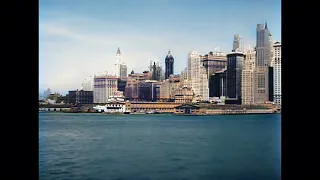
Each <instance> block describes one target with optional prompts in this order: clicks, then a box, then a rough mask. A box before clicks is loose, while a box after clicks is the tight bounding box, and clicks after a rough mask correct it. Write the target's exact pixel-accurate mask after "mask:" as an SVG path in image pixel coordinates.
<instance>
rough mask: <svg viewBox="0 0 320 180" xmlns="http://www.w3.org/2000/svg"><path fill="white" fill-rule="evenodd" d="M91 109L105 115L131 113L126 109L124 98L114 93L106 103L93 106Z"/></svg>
mask: <svg viewBox="0 0 320 180" xmlns="http://www.w3.org/2000/svg"><path fill="white" fill-rule="evenodd" d="M93 109H95V110H97V111H98V112H102V113H107V114H119V113H122V114H130V113H131V111H130V110H129V109H128V108H127V106H126V102H125V99H124V96H123V95H122V94H120V95H119V94H117V93H115V94H114V95H113V96H110V97H109V99H108V102H107V103H106V104H105V105H103V106H101V105H97V106H94V107H93Z"/></svg>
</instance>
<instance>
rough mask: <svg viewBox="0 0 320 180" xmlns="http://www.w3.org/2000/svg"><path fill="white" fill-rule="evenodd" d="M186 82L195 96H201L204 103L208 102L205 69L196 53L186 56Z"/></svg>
mask: <svg viewBox="0 0 320 180" xmlns="http://www.w3.org/2000/svg"><path fill="white" fill-rule="evenodd" d="M188 81H191V87H192V90H193V92H194V94H195V96H201V99H202V100H204V101H208V100H209V87H208V86H209V82H208V76H207V72H206V69H205V68H204V66H203V63H202V62H201V60H200V55H199V53H198V52H196V51H192V52H190V53H189V54H188Z"/></svg>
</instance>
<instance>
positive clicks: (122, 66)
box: [119, 63, 128, 78]
mask: <svg viewBox="0 0 320 180" xmlns="http://www.w3.org/2000/svg"><path fill="white" fill-rule="evenodd" d="M127 75H128V74H127V65H125V64H124V63H122V64H120V76H119V77H121V78H123V77H127Z"/></svg>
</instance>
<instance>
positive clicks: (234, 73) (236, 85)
mask: <svg viewBox="0 0 320 180" xmlns="http://www.w3.org/2000/svg"><path fill="white" fill-rule="evenodd" d="M227 58H228V62H227V63H228V66H227V67H228V70H227V95H226V97H227V99H229V100H235V101H236V102H237V103H236V104H241V96H242V91H241V86H242V67H243V62H244V58H245V55H244V53H242V52H232V53H230V54H228V55H227Z"/></svg>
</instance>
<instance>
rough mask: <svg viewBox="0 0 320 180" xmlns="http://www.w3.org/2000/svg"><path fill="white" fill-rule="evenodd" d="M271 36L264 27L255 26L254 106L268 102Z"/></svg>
mask: <svg viewBox="0 0 320 180" xmlns="http://www.w3.org/2000/svg"><path fill="white" fill-rule="evenodd" d="M270 43H271V34H270V32H269V30H268V26H267V23H265V25H263V24H258V25H257V45H256V62H255V66H256V68H255V76H254V77H255V78H254V91H255V98H254V101H255V103H256V104H263V103H265V102H266V101H268V100H269V76H268V74H269V73H268V70H269V68H268V67H269V66H270V63H271V47H272V46H271V45H270Z"/></svg>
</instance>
